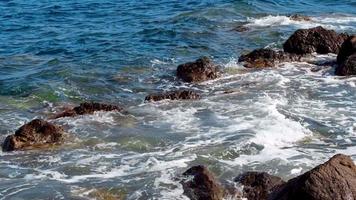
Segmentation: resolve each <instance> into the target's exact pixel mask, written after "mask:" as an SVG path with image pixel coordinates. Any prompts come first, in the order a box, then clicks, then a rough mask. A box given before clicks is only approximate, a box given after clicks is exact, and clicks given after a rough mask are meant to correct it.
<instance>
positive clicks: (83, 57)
mask: <svg viewBox="0 0 356 200" xmlns="http://www.w3.org/2000/svg"><path fill="white" fill-rule="evenodd" d="M291 14H302V15H308V16H311V17H312V21H310V22H303V21H302V22H296V21H292V20H290V19H289V18H288V17H287V16H288V15H291ZM0 21H1V23H0V114H1V115H0V139H1V141H2V140H3V139H4V138H5V137H6V136H7V135H8V134H11V133H13V132H14V131H15V130H16V129H17V128H18V127H19V126H21V125H22V124H23V123H25V122H28V121H29V120H31V119H33V118H47V117H49V116H51V114H52V113H53V112H56V111H58V110H60V109H61V108H62V107H63V106H72V105H77V104H79V103H80V102H83V101H98V102H106V103H113V104H118V105H121V106H123V107H124V108H125V109H126V110H127V111H128V112H129V113H130V114H129V115H122V114H120V113H96V114H95V115H92V116H83V117H77V118H74V119H68V118H65V119H60V120H53V121H52V122H55V123H58V124H61V125H63V126H64V127H65V128H66V130H67V132H69V133H70V134H71V136H72V138H71V139H69V141H68V142H67V143H66V144H65V145H63V146H62V147H59V148H56V149H51V150H48V151H29V152H13V153H3V152H1V154H0V180H1V181H0V199H90V198H93V197H92V196H91V195H90V194H89V193H91V191H92V190H93V189H100V190H104V191H106V190H109V191H110V192H112V193H114V192H116V193H120V194H121V193H125V194H126V195H125V196H126V198H127V199H184V198H185V197H184V196H183V195H182V189H181V186H180V185H179V181H178V180H177V179H179V174H180V173H181V172H182V171H184V170H185V169H186V168H187V167H189V166H192V165H194V164H205V165H207V166H208V167H209V168H210V169H211V170H213V171H214V172H215V173H216V174H217V175H218V176H219V177H220V178H222V179H226V180H232V178H233V177H234V176H237V175H238V174H239V173H241V172H243V171H246V170H263V171H268V172H270V173H272V174H275V175H279V176H282V177H284V178H285V179H287V178H291V177H294V176H296V175H298V174H300V173H302V172H304V171H306V170H308V169H310V168H311V167H313V166H315V165H316V164H319V163H321V162H323V161H325V160H326V159H327V158H328V157H330V156H331V155H333V154H335V153H346V154H349V155H351V156H352V157H353V158H354V159H356V154H355V152H356V148H355V145H356V125H355V124H356V107H355V105H354V104H353V102H355V100H356V93H355V92H356V79H355V78H354V77H351V78H338V77H335V76H333V67H330V66H324V67H323V68H322V70H321V71H318V72H313V70H311V69H312V68H313V67H315V66H313V65H311V64H307V63H298V64H297V63H285V64H283V65H282V66H280V67H279V68H276V69H272V70H264V71H246V70H245V69H243V67H241V65H240V64H239V63H237V59H238V57H239V55H240V54H241V53H244V52H247V51H250V50H252V49H254V48H259V47H267V46H268V47H272V48H281V45H282V44H283V41H285V40H286V39H287V38H288V36H289V35H290V34H291V33H293V32H294V31H295V30H296V29H298V28H309V27H315V26H319V25H322V26H324V27H327V28H330V29H334V30H336V31H338V32H348V33H350V34H355V33H356V3H355V1H352V0H349V1H347V0H344V1H329V0H326V1H317V0H302V1H282V0H275V1H272V0H268V1H247V0H246V1H245V0H242V1H227V0H219V1H199V2H197V1H184V2H180V1H126V0H124V1H120V2H112V1H72V0H70V1H63V2H57V1H32V0H31V1H21V0H19V1H0ZM242 24H245V26H247V27H249V28H250V31H248V32H243V33H239V32H236V31H234V28H236V27H237V26H239V25H242ZM203 55H205V56H210V57H211V58H212V59H213V60H214V61H215V62H216V63H218V64H220V65H221V66H222V67H223V69H224V71H225V74H224V76H223V77H222V78H221V79H218V80H216V81H209V82H205V83H202V84H197V85H189V84H183V83H181V82H179V80H177V79H176V77H175V69H176V67H177V65H178V64H181V63H184V62H188V61H191V60H194V59H196V58H198V57H200V56H203ZM334 58H335V55H326V56H320V55H314V56H313V57H311V58H310V59H311V60H313V61H315V60H331V59H334ZM187 87H189V88H192V89H194V90H197V91H198V92H201V93H202V95H203V99H202V100H200V101H194V102H191V101H187V102H169V101H168V102H160V103H144V102H143V100H144V97H145V96H146V95H147V94H149V93H152V92H159V91H168V90H173V89H179V88H187ZM225 90H233V91H235V92H234V93H232V94H224V91H225Z"/></svg>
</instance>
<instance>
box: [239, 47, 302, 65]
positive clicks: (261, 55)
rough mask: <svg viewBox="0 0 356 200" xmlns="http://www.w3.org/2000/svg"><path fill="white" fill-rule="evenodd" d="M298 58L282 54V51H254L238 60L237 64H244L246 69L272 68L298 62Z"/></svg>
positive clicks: (293, 55)
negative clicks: (285, 63)
mask: <svg viewBox="0 0 356 200" xmlns="http://www.w3.org/2000/svg"><path fill="white" fill-rule="evenodd" d="M298 60H300V56H298V55H295V54H289V53H284V52H283V51H274V50H272V49H256V50H254V51H252V52H250V53H248V54H246V55H242V56H240V58H239V62H244V67H247V68H266V67H274V66H275V65H276V64H278V63H281V62H289V61H298Z"/></svg>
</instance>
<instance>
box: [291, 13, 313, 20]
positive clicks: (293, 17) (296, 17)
mask: <svg viewBox="0 0 356 200" xmlns="http://www.w3.org/2000/svg"><path fill="white" fill-rule="evenodd" d="M289 19H291V20H294V21H311V18H310V17H309V16H304V15H300V14H294V15H291V16H289Z"/></svg>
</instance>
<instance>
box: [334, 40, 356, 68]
mask: <svg viewBox="0 0 356 200" xmlns="http://www.w3.org/2000/svg"><path fill="white" fill-rule="evenodd" d="M354 53H356V35H353V36H350V37H348V38H347V39H346V40H345V42H344V43H342V45H341V48H340V52H339V54H338V55H337V63H338V64H342V63H344V62H345V61H346V59H347V58H348V57H349V56H351V55H352V54H354Z"/></svg>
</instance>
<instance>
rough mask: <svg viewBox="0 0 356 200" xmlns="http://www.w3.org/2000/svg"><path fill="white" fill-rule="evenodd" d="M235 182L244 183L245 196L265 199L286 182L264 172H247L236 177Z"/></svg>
mask: <svg viewBox="0 0 356 200" xmlns="http://www.w3.org/2000/svg"><path fill="white" fill-rule="evenodd" d="M235 182H238V183H240V184H241V185H243V197H244V198H247V199H255V200H265V199H267V198H268V196H269V195H270V193H271V192H272V191H273V190H275V189H276V188H277V187H279V186H280V185H282V184H284V183H285V182H284V181H283V180H282V179H281V178H279V177H277V176H272V175H269V174H267V173H264V172H246V173H244V174H241V175H240V176H238V177H237V178H235Z"/></svg>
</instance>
